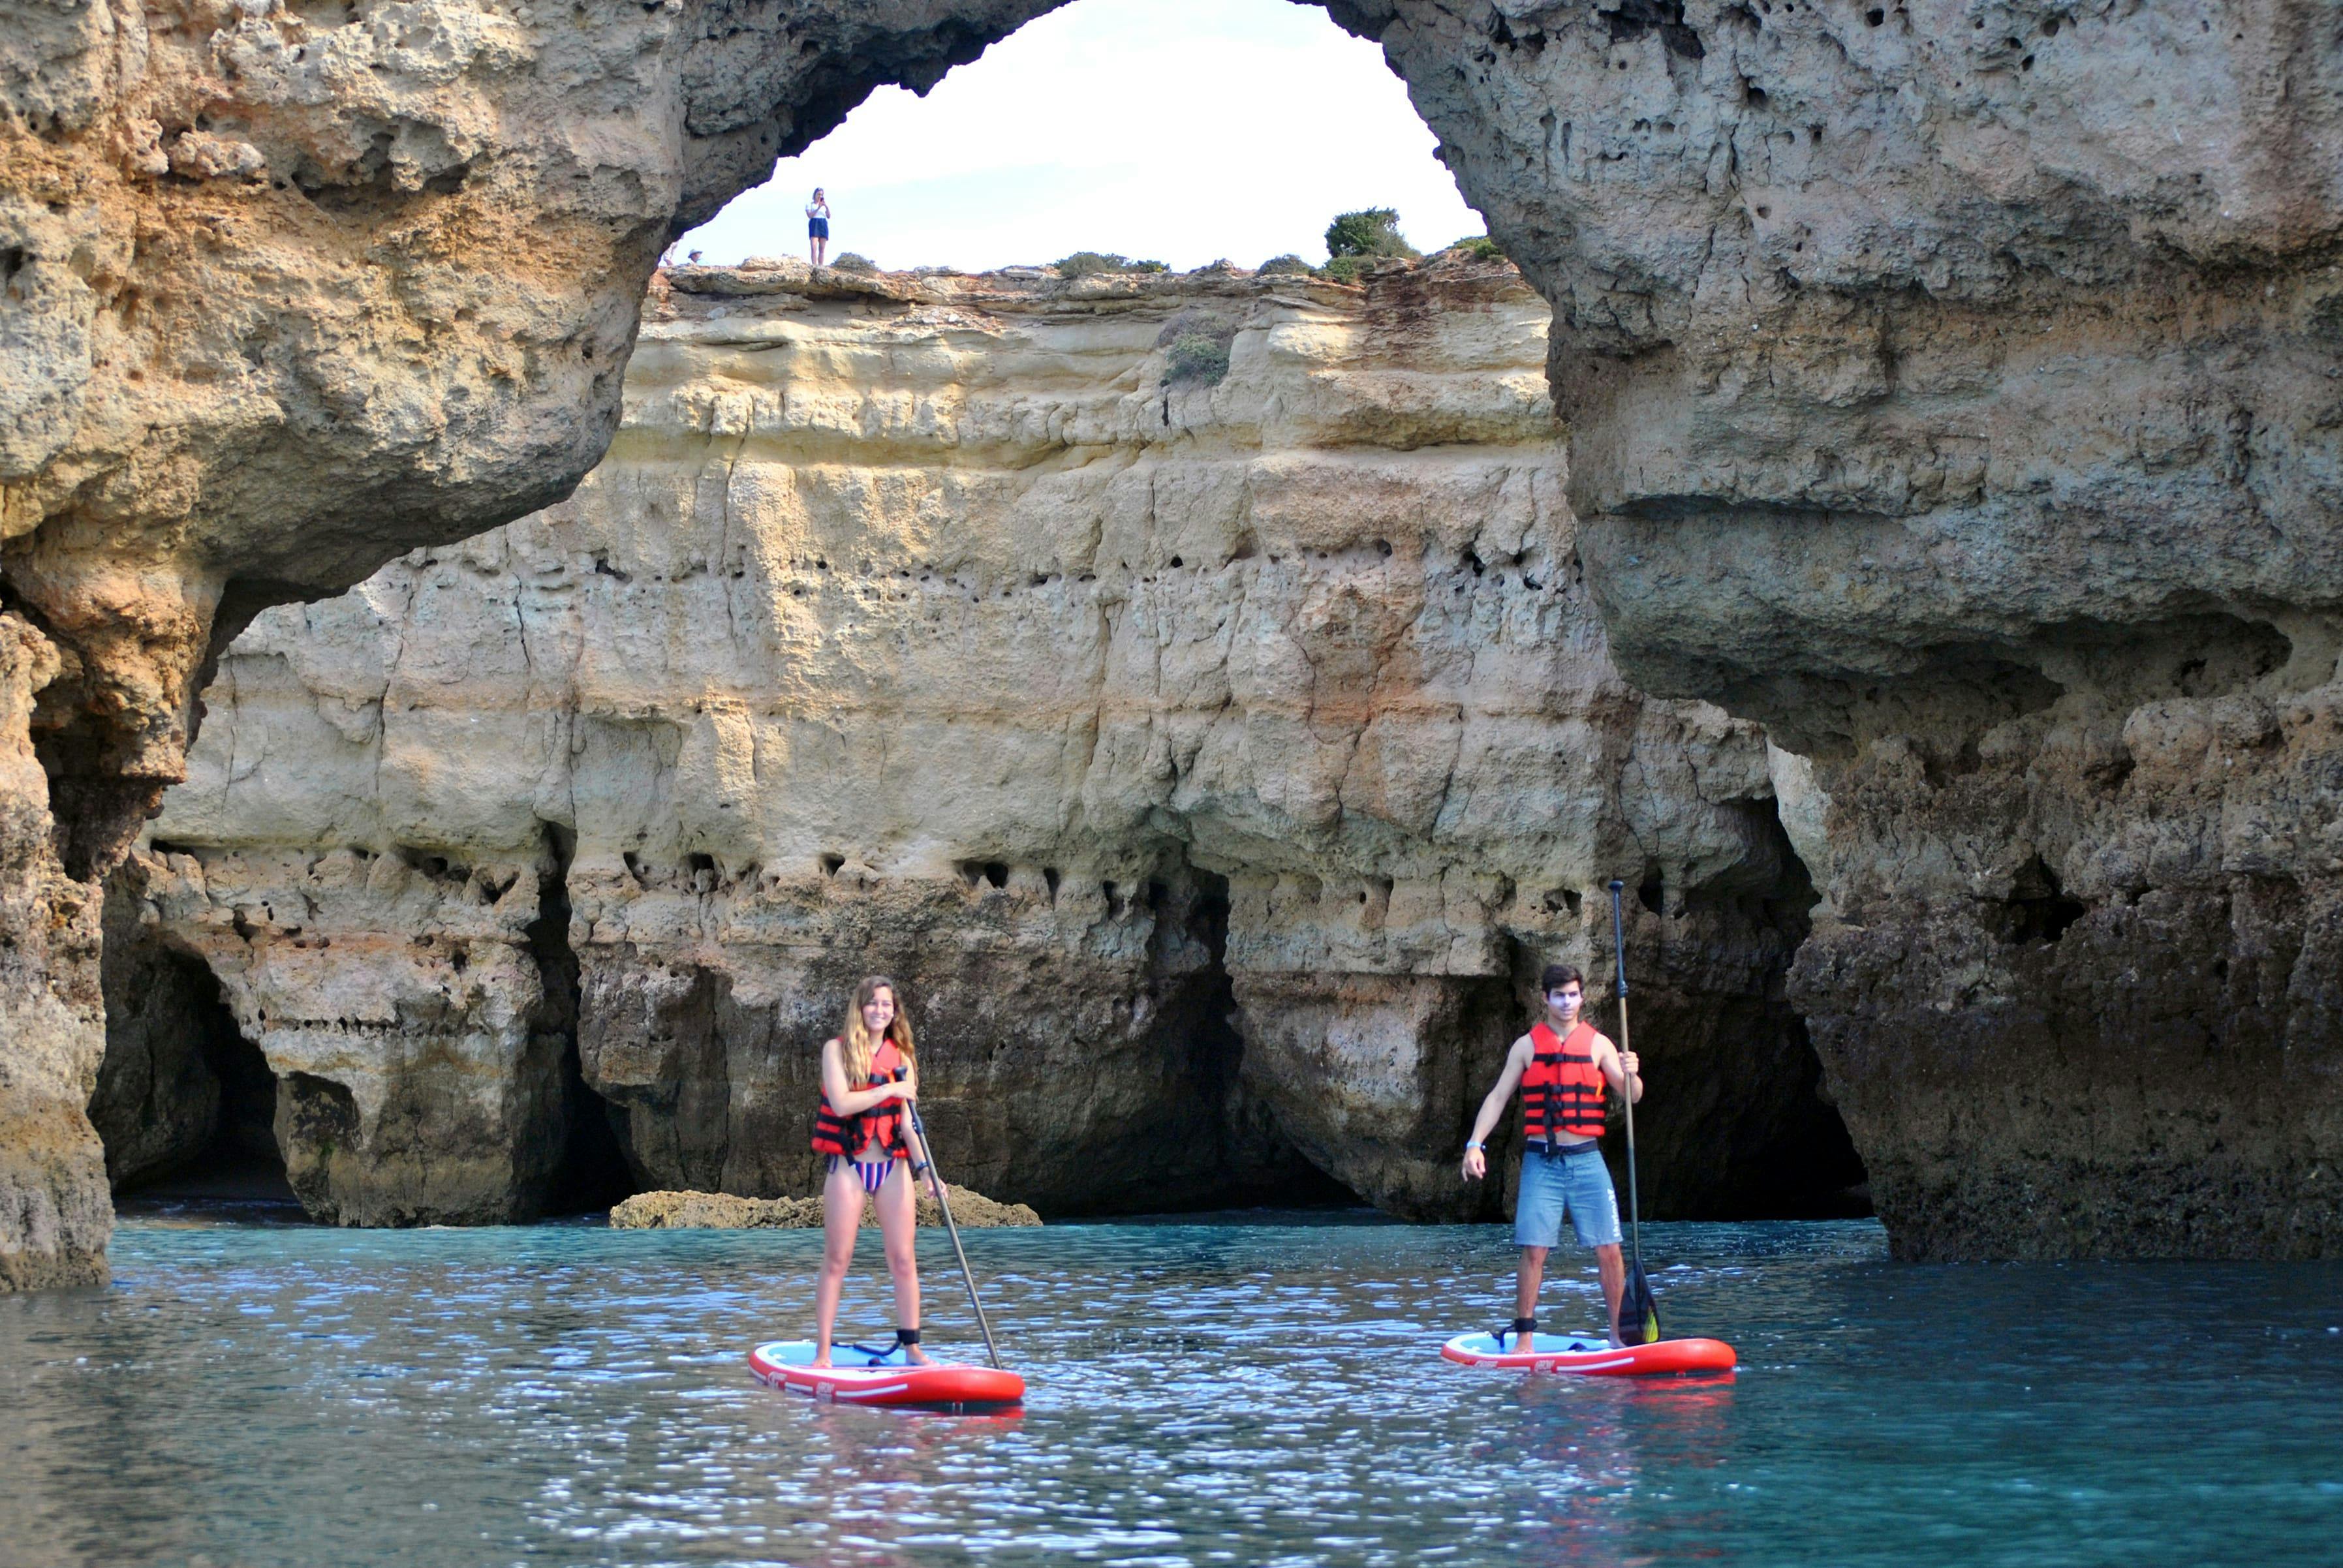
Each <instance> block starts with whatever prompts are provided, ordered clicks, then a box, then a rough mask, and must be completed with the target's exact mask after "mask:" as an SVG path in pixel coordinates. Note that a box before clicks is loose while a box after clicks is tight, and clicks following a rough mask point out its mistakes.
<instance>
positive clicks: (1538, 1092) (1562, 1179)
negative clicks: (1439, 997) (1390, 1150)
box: [1464, 964, 1644, 1352]
mask: <svg viewBox="0 0 2343 1568" xmlns="http://www.w3.org/2000/svg"><path fill="white" fill-rule="evenodd" d="M1539 990H1540V991H1541V992H1542V993H1543V994H1544V1001H1545V1016H1544V1018H1542V1019H1540V1020H1538V1021H1537V1022H1536V1023H1534V1024H1533V1025H1532V1026H1531V1027H1530V1031H1529V1033H1527V1034H1525V1035H1523V1036H1522V1037H1521V1038H1520V1039H1519V1040H1515V1041H1513V1050H1511V1051H1509V1052H1507V1053H1506V1056H1505V1070H1504V1071H1503V1072H1501V1073H1499V1074H1498V1075H1497V1084H1496V1087H1495V1088H1493V1089H1492V1090H1490V1091H1489V1097H1488V1098H1487V1099H1486V1100H1484V1101H1482V1102H1481V1114H1480V1115H1479V1116H1478V1117H1476V1118H1474V1119H1473V1136H1472V1139H1471V1141H1468V1142H1467V1143H1466V1144H1465V1145H1464V1178H1465V1180H1466V1181H1479V1180H1481V1178H1483V1176H1486V1175H1487V1174H1488V1173H1489V1160H1488V1155H1487V1152H1486V1151H1487V1146H1488V1138H1489V1134H1490V1133H1491V1132H1493V1131H1496V1127H1497V1119H1498V1118H1499V1117H1501V1116H1503V1115H1504V1113H1505V1106H1506V1104H1507V1103H1508V1102H1509V1101H1512V1099H1513V1091H1514V1089H1515V1088H1516V1087H1518V1088H1520V1089H1521V1091H1522V1111H1523V1137H1524V1143H1523V1152H1522V1187H1521V1191H1520V1193H1519V1194H1518V1195H1517V1196H1516V1198H1515V1199H1514V1201H1513V1243H1514V1245H1516V1246H1518V1247H1520V1248H1521V1250H1522V1261H1521V1268H1520V1271H1519V1273H1518V1274H1517V1276H1516V1279H1515V1285H1514V1291H1513V1328H1512V1329H1511V1330H1510V1331H1509V1332H1511V1333H1512V1334H1513V1348H1514V1350H1516V1351H1518V1352H1527V1351H1529V1350H1531V1349H1533V1348H1534V1346H1533V1343H1532V1341H1533V1337H1534V1335H1535V1334H1536V1332H1537V1315H1536V1314H1537V1293H1538V1285H1539V1283H1540V1282H1542V1281H1543V1280H1544V1277H1545V1255H1546V1252H1547V1251H1548V1250H1549V1249H1551V1248H1553V1247H1554V1246H1557V1245H1559V1244H1560V1243H1561V1241H1562V1221H1563V1217H1564V1214H1565V1213H1566V1214H1567V1215H1568V1216H1569V1218H1570V1223H1571V1228H1572V1230H1574V1231H1576V1232H1577V1235H1578V1244H1579V1245H1580V1246H1582V1247H1592V1248H1594V1261H1595V1267H1596V1269H1597V1271H1599V1272H1600V1273H1601V1275H1602V1278H1603V1302H1604V1306H1605V1307H1606V1308H1608V1309H1609V1311H1610V1313H1611V1342H1612V1343H1613V1344H1614V1345H1617V1344H1621V1343H1624V1342H1623V1341H1622V1340H1621V1339H1620V1337H1619V1300H1620V1297H1621V1295H1622V1294H1623V1293H1624V1291H1625V1289H1626V1282H1627V1267H1626V1264H1625V1263H1624V1261H1622V1260H1621V1258H1620V1256H1619V1197H1618V1194H1617V1193H1616V1192H1615V1191H1614V1190H1613V1188H1612V1186H1611V1172H1610V1171H1609V1170H1607V1169H1606V1168H1605V1167H1604V1163H1603V1154H1602V1151H1601V1149H1600V1147H1599V1146H1598V1145H1599V1141H1600V1140H1601V1138H1602V1136H1603V1112H1604V1099H1603V1096H1604V1090H1605V1088H1606V1087H1607V1088H1608V1089H1610V1090H1612V1091H1615V1092H1617V1093H1620V1094H1624V1095H1627V1096H1628V1097H1629V1098H1630V1099H1631V1100H1634V1101H1641V1100H1642V1099H1643V1098H1644V1081H1643V1079H1642V1078H1641V1077H1639V1076H1637V1074H1636V1065H1637V1064H1636V1060H1635V1054H1634V1052H1633V1051H1624V1052H1623V1051H1621V1050H1619V1049H1618V1048H1617V1047H1616V1046H1614V1045H1613V1044H1612V1043H1611V1041H1610V1040H1607V1039H1606V1038H1604V1036H1603V1035H1601V1034H1599V1033H1597V1032H1596V1030H1595V1029H1594V1025H1593V1024H1591V1023H1588V1022H1586V1021H1585V1020H1584V1019H1582V1018H1581V1017H1580V1016H1579V1014H1580V1013H1581V1012H1582V1011H1583V1010H1584V1009H1585V1006H1586V977H1585V976H1584V975H1582V974H1580V973H1579V972H1578V971H1577V970H1574V969H1573V968H1571V967H1570V965H1568V964H1548V965H1546V966H1545V973H1544V975H1543V976H1541V977H1540V978H1539ZM1621 1005H1622V1006H1624V1005H1625V1004H1624V1003H1622V1004H1621ZM1501 1348H1502V1347H1501Z"/></svg>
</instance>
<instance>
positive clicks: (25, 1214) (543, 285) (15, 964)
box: [0, 0, 1046, 1286]
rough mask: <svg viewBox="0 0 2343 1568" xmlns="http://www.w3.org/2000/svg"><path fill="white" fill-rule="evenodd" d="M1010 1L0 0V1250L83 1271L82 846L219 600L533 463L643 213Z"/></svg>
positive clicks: (761, 151)
mask: <svg viewBox="0 0 2343 1568" xmlns="http://www.w3.org/2000/svg"><path fill="white" fill-rule="evenodd" d="M1045 8H1046V5H1043V4H1041V3H1039V0H956V3H950V4H946V3H944V0H880V3H877V4H873V3H870V0H853V3H851V4H849V3H845V0H834V3H833V0H792V3H790V4H789V5H776V6H766V7H754V6H745V5H733V4H729V3H725V0H708V3H693V4H684V3H681V0H666V3H664V4H654V5H649V6H646V5H638V4H633V3H631V0H628V3H624V4H619V3H614V0H588V3H587V4H584V5H573V6H568V7H563V8H555V7H551V6H543V7H533V6H530V5H507V4H501V3H497V0H401V3H398V4H389V5H354V6H348V7H343V8H338V9H337V8H332V7H326V8H319V7H314V6H310V7H293V6H287V5H282V4H279V3H278V0H236V3H234V4H229V3H226V0H165V3H163V4H158V5H144V4H129V3H127V0H0V586H5V591H0V614H5V627H0V642H5V645H6V647H5V652H0V660H5V674H0V680H5V681H6V682H7V683H8V689H11V690H15V691H16V692H17V693H18V697H17V698H16V699H11V700H10V701H8V702H7V703H5V705H0V717H5V719H6V721H7V722H8V723H9V724H10V725H11V726H13V729H11V731H10V733H9V734H8V735H6V736H4V737H0V753H5V755H8V756H18V755H20V754H21V755H22V756H23V757H24V758H25V759H27V760H28V761H32V762H36V764H37V765H36V766H35V767H34V768H33V770H32V771H31V772H25V771H23V770H22V769H17V770H15V771H14V772H12V773H11V774H10V775H9V776H8V777H7V778H6V779H5V781H4V782H0V788H5V789H6V791H7V793H6V795H5V799H0V815H5V819H6V820H7V822H8V824H9V826H8V828H7V829H5V839H0V861H4V862H5V863H4V864H0V881H5V885H6V887H7V889H8V892H7V893H6V895H5V898H0V921H5V927H4V928H0V937H5V943H0V946H5V950H6V951H7V953H8V954H9V957H8V959H7V960H5V961H6V962H7V964H8V965H9V966H10V972H9V973H8V974H7V976H6V977H5V978H6V980H7V981H8V982H9V984H8V988H7V989H8V990H9V991H10V993H11V994H10V997H9V1000H7V1001H6V1002H5V1003H0V1006H5V1007H6V1008H8V1009H10V1014H9V1016H8V1017H7V1018H6V1019H5V1023H6V1025H7V1027H6V1028H5V1030H0V1051H5V1053H6V1058H7V1060H6V1062H5V1065H0V1151H5V1153H0V1161H4V1162H5V1163H0V1214H5V1215H6V1216H7V1217H6V1218H5V1220H0V1286H7V1285H13V1284H28V1283H43V1282H55V1281H72V1280H85V1279H96V1278H100V1277H102V1276H103V1273H104V1261H103V1258H104V1251H105V1245H106V1233H107V1229H108V1223H109V1222H108V1220H107V1218H106V1200H105V1195H104V1191H103V1182H102V1180H101V1177H100V1175H99V1172H100V1171H101V1169H102V1155H101V1151H100V1149H99V1147H98V1143H97V1141H96V1137H95V1136H94V1135H93V1133H92V1132H91V1131H90V1128H89V1125H88V1122H87V1120H86V1117H85V1114H84V1111H83V1106H84V1102H85V1101H87V1100H88V1098H89V1096H90V1094H91V1092H92V1089H93V1085H94V1081H95V1077H96V1070H97V1063H98V1060H99V1058H100V1055H101V1052H102V1049H103V1047H102V1040H101V1033H100V1030H101V1010H100V1006H99V1002H98V1000H97V999H98V990H99V983H100V982H99V977H98V973H97V962H98V950H99V942H98V924H99V915H98V910H99V907H100V904H101V902H102V900H101V896H100V891H99V886H98V884H99V882H100V881H101V879H103V878H104V876H105V875H106V871H107V870H108V869H110V868H111V867H112V866H113V865H114V864H115V863H116V862H117V861H118V860H119V859H120V858H121V856H122V854H123V853H124V852H125V851H126V849H127V847H128V845H129V843H130V841H131V839H132V838H133V837H134V836H135V834H136V830H137V829H138V826H139V824H140V822H141V820H142V819H144V818H145V817H146V814H147V812H148V811H149V809H151V808H152V806H153V804H154V802H155V800H156V797H157V796H158V795H159V793H160V791H161V790H162V789H163V788H164V787H165V786H166V785H168V784H169V783H171V782H173V781H174V780H176V779H178V778H179V777H181V773H182V759H183V753H184V750H185V747H186V739H187V735H188V730H189V727H190V719H189V704H190V701H191V699H192V698H193V696H194V693H195V689H196V686H197V685H198V684H199V683H200V679H201V676H202V671H203V668H204V666H205V662H206V658H207V657H208V653H209V651H210V649H211V648H213V647H214V643H215V637H214V634H215V630H216V629H217V630H218V631H219V633H220V634H221V635H220V638H219V640H221V641H224V640H225V638H226V637H227V636H231V635H233V634H234V632H235V631H236V628H238V627H240V626H241V625H242V624H243V623H244V621H245V619H246V618H247V617H248V616H249V615H250V614H251V613H252V612H253V611H254V610H256V608H260V607H262V606H264V605H267V604H271V603H277V602H281V601H284V600H287V599H290V598H299V597H303V596H316V595H319V594H327V593H333V592H336V591H338V590H339V589H341V588H346V587H347V586H348V585H349V584H351V583H353V582H356V581H357V580H358V579H359V578H363V577H365V576H366V575H367V573H368V572H370V571H372V570H374V569H375V568H377V566H379V565H381V564H382V562H384V561H385V560H387V559H389V558H392V557H393V556H395V555H397V553H399V552H400V551H402V550H405V549H407V548H411V547H413V546H415V545H417V544H420V543H425V542H428V541H434V540H442V539H451V538H461V537H464V536H466V535H469V534H472V533H477V532H478V531H479V530H480V529H482V528H488V527H490V526H492V525H495V524H497V523H500V522H503V521H505V520H507V519H508V518H512V517H515V516H518V515H519V514H520V513H522V512H525V511H527V510H528V509H529V508H532V507H538V506H542V505H544V504H545V503H546V502H548V501H549V500H552V499H554V498H557V497H559V496H562V495H564V494H567V493H568V489H569V488H570V487H571V486H572V485H573V484H574V483H575V482H576V480H577V478H578V475H580V474H582V473H583V472H584V471H585V470H586V469H587V468H588V467H589V466H591V464H592V463H593V462H594V461H595V459H596V458H597V457H599V456H600V454H601V450H602V447H603V446H604V445H605V443H606V442H607V440H608V435H609V432H610V429H611V428H612V427H613V426H614V425H615V423H616V420H617V415H618V387H619V382H620V377H621V375H622V373H623V371H624V368H625V364H626V357H627V353H628V347H629V346H630V344H631V342H632V339H633V335H634V328H635V317H636V309H637V306H638V303H639V298H640V297H641V293H642V288H643V285H644V282H645V280H646V279H647V278H648V277H649V274H650V270H651V267H652V265H653V262H654V259H655V257H656V256H657V254H658V251H659V247H660V246H662V245H664V244H665V243H666V241H667V240H668V239H669V237H670V236H672V235H673V234H674V233H676V232H679V229H680V228H681V227H682V226H687V225H689V224H690V223H694V222H697V221H699V219H700V218H702V217H704V216H707V215H708V214H709V213H711V212H713V211H714V210H715V209H716V208H717V206H719V205H721V204H722V202H723V201H724V200H726V199H727V198H728V197H729V196H731V195H732V193H733V192H735V191H737V190H739V189H740V188H742V187H743V186H747V185H749V184H753V183H754V182H755V181H757V180H758V179H760V178H762V177H764V176H765V174H766V173H767V172H768V171H769V168H770V166H771V160H772V158H773V156H774V155H775V154H776V153H778V152H783V151H789V150H794V149H795V148H797V147H800V146H804V145H805V144H806V143H807V142H809V141H810V140H811V139H813V138H814V137H816V136H820V135H821V134H822V133H823V132H825V131H827V130H828V129H829V128H830V126H833V125H835V124H836V123H837V121H838V120H839V118H840V116H843V114H844V113H845V112H846V110H847V109H849V108H850V107H851V106H853V105H854V104H855V103H856V102H858V101H859V100H860V98H861V97H862V95H864V94H866V93H867V92H869V91H870V88H871V87H872V86H873V85H877V84H878V83H879V82H881V81H904V82H908V83H911V84H913V85H920V86H924V85H928V84H930V83H932V82H933V81H934V80H935V79H936V78H937V77H938V76H940V75H941V74H942V72H943V71H944V70H945V69H946V68H948V67H949V66H950V65H952V64H955V63H957V62H959V61H962V60H966V59H970V58H972V57H973V56H974V55H975V54H976V53H977V52H978V51H979V50H980V48H981V47H982V46H983V45H984V44H985V43H986V42H987V41H988V40H989V39H990V38H992V37H995V36H998V35H1000V34H1001V33H1002V32H1005V31H1006V30H1007V29H1008V28H1010V27H1011V26H1013V25H1016V24H1017V23H1019V22H1021V21H1022V20H1024V19H1025V18H1026V17H1027V16H1030V15H1033V14H1034V13H1035V12H1037V11H1039V10H1041V9H1045ZM540 11H541V12H542V15H540V14H539V12H540ZM44 649H45V651H43V650H44ZM35 693H36V694H37V700H35V699H34V695H33V694H35ZM36 784H37V786H38V787H37V788H35V785H36ZM19 981H21V982H22V987H23V988H30V989H29V990H26V989H22V988H20V986H19V984H18V983H17V982H19ZM36 993H37V994H36Z"/></svg>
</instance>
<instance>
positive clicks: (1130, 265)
mask: <svg viewBox="0 0 2343 1568" xmlns="http://www.w3.org/2000/svg"><path fill="white" fill-rule="evenodd" d="M1057 267H1058V276H1061V277H1069V278H1071V277H1088V276H1091V274H1093V273H1099V272H1169V271H1171V270H1172V269H1171V268H1170V267H1168V266H1165V265H1164V264H1163V263H1161V262H1160V261H1133V260H1132V259H1131V257H1129V256H1124V255H1121V253H1119V252H1116V251H1111V250H1078V251H1076V252H1074V254H1073V255H1071V256H1060V257H1059V258H1058V261H1057Z"/></svg>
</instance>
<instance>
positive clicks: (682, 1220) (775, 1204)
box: [610, 1182, 1041, 1231]
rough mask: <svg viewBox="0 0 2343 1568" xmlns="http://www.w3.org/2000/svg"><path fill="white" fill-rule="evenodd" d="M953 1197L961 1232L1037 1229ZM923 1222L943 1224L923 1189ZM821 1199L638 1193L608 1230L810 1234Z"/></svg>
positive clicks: (1011, 1212) (1034, 1219)
mask: <svg viewBox="0 0 2343 1568" xmlns="http://www.w3.org/2000/svg"><path fill="white" fill-rule="evenodd" d="M944 1191H946V1192H947V1193H948V1194H950V1198H951V1217H952V1222H953V1223H954V1224H956V1225H958V1226H959V1227H960V1229H962V1230H963V1231H990V1230H995V1229H998V1228H1000V1227H1001V1226H1017V1225H1039V1224H1040V1223H1041V1216H1040V1215H1039V1214H1036V1213H1035V1212H1033V1211H1032V1210H1031V1208H1029V1207H1027V1206H1026V1205H1025V1204H1022V1203H996V1202H994V1201H992V1200H991V1199H990V1198H988V1197H986V1196H985V1195H984V1194H983V1193H981V1192H971V1191H969V1190H968V1189H967V1188H965V1187H954V1186H952V1185H951V1184H950V1183H949V1182H947V1183H945V1187H944ZM919 1213H920V1224H922V1225H939V1226H940V1225H941V1224H942V1223H943V1222H944V1216H943V1211H942V1210H941V1209H940V1208H938V1207H937V1206H936V1200H935V1196H934V1194H932V1193H930V1191H928V1190H927V1189H926V1188H925V1187H924V1186H922V1187H921V1188H920V1198H919ZM862 1222H863V1223H864V1224H866V1225H875V1224H877V1223H878V1222H879V1217H878V1214H877V1212H876V1211H874V1209H873V1208H872V1206H871V1204H870V1202H869V1201H865V1202H864V1203H863V1205H862ZM821 1223H822V1218H821V1200H820V1198H819V1197H813V1198H740V1197H736V1196H734V1195H733V1194H732V1193H729V1192H638V1193H636V1194H635V1195H634V1196H633V1197H631V1198H629V1199H628V1200H627V1201H625V1202H623V1203H618V1204H615V1205H613V1206H612V1208H611V1210H610V1225H611V1228H612V1229H613V1230H618V1231H806V1230H820V1228H821Z"/></svg>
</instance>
